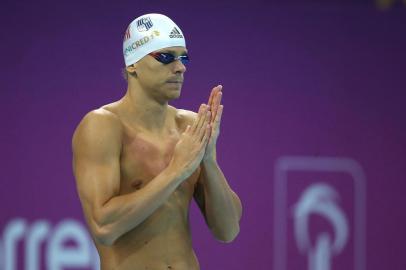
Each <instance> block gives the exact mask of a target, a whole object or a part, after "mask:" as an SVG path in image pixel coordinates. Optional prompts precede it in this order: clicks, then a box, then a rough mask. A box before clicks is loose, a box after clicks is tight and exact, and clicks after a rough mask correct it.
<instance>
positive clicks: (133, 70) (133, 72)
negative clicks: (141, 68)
mask: <svg viewBox="0 0 406 270" xmlns="http://www.w3.org/2000/svg"><path fill="white" fill-rule="evenodd" d="M125 69H126V70H127V72H128V73H129V74H131V75H133V76H137V64H136V63H135V64H132V65H130V66H128V67H126V68H125Z"/></svg>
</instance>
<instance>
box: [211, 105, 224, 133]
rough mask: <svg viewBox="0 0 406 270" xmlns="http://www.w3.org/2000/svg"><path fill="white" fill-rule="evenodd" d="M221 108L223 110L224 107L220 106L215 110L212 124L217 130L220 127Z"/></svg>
mask: <svg viewBox="0 0 406 270" xmlns="http://www.w3.org/2000/svg"><path fill="white" fill-rule="evenodd" d="M223 108H224V105H220V106H219V108H218V110H217V115H216V119H215V120H214V123H213V127H214V128H215V129H217V128H219V126H220V122H221V116H222V115H223Z"/></svg>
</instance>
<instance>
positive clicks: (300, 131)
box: [0, 0, 406, 270]
mask: <svg viewBox="0 0 406 270" xmlns="http://www.w3.org/2000/svg"><path fill="white" fill-rule="evenodd" d="M304 2H306V1H284V2H283V3H282V1H260V0H254V1H223V2H218V1H214V0H208V1H204V2H199V3H193V4H192V3H191V2H190V1H175V2H169V1H120V2H119V1H95V0H94V1H86V2H85V1H83V2H81V3H79V2H73V1H60V2H56V1H32V2H29V1H18V2H14V3H9V2H5V3H4V4H2V7H1V11H0V13H1V16H0V23H1V25H2V27H1V34H2V35H1V36H2V37H3V38H2V41H1V43H0V48H1V49H0V51H1V60H2V65H1V72H0V79H1V80H0V83H1V84H0V89H1V92H0V95H1V101H2V111H1V112H2V113H1V116H0V117H1V123H2V129H1V133H0V139H1V141H0V144H1V149H2V155H1V164H2V171H3V173H2V176H1V181H2V188H1V189H0V213H1V214H0V269H6V270H11V269H67V268H69V269H96V268H97V263H94V262H95V257H94V254H92V250H91V249H90V248H89V238H88V234H87V232H86V230H85V229H84V228H85V227H84V225H83V224H84V223H83V217H82V212H81V208H80V203H79V200H78V196H77V193H76V190H75V183H74V178H73V175H72V170H71V148H70V145H71V136H72V133H73V131H74V128H75V127H76V125H77V124H78V122H79V121H80V119H81V118H82V117H83V116H84V114H85V113H86V112H88V111H90V110H92V109H95V108H97V107H99V106H101V105H103V104H106V103H109V102H111V101H114V100H117V99H119V98H120V97H121V96H122V95H124V93H125V89H126V84H125V82H124V81H123V79H122V78H121V77H120V70H121V68H122V67H123V65H124V64H123V59H122V53H121V51H122V47H121V46H122V43H121V42H122V37H123V33H124V30H125V28H126V26H127V24H128V23H129V22H130V21H131V20H132V19H133V18H135V17H137V16H139V15H141V14H144V13H150V12H157V13H163V14H166V15H168V16H169V17H171V18H172V19H173V20H174V21H175V22H177V24H178V25H179V26H180V27H181V28H182V30H183V32H184V34H185V36H186V39H187V45H188V49H189V51H190V55H191V58H192V62H191V64H190V66H189V67H188V71H187V73H186V81H185V84H184V87H183V90H182V97H181V99H179V100H177V101H176V102H174V105H175V106H178V107H181V108H186V109H191V110H196V108H197V107H198V105H199V104H200V103H201V102H205V101H206V100H207V96H208V94H209V91H210V89H211V87H213V86H215V85H216V84H218V83H221V84H223V86H224V98H223V100H224V105H225V109H224V116H223V123H222V133H221V136H220V139H219V150H218V152H219V154H218V155H219V162H220V165H221V167H222V168H223V170H224V172H225V174H226V176H227V178H228V180H229V182H230V185H231V186H232V188H233V189H234V190H235V191H236V192H237V193H238V194H239V196H240V198H241V200H242V202H243V207H244V212H243V218H242V220H241V232H240V235H239V236H238V238H237V239H236V240H235V241H234V242H233V243H231V244H222V243H219V242H216V241H215V240H214V238H213V237H212V236H211V235H210V232H209V230H208V229H207V227H206V225H205V224H204V220H203V218H202V217H201V215H200V213H199V212H198V210H197V207H196V206H195V204H194V203H193V205H192V210H191V223H192V232H193V244H194V247H195V250H196V253H197V255H198V257H199V260H200V264H201V267H202V269H211V270H216V269H219V270H224V269H233V270H247V269H258V270H259V269H264V270H268V269H275V270H284V269H289V270H294V269H297V270H301V269H309V268H308V264H309V260H311V259H309V258H316V257H317V256H316V255H314V254H319V253H317V252H321V253H320V254H321V257H322V258H324V262H323V261H321V262H320V261H317V260H316V259H315V261H317V262H318V263H321V264H323V263H324V266H320V268H318V269H320V270H322V269H327V268H325V267H326V265H327V264H328V263H331V266H332V269H357V270H366V269H369V270H381V269H390V270H403V269H406V257H405V256H404V253H405V251H404V250H405V249H404V242H405V241H406V229H405V228H406V214H405V210H404V207H405V205H406V197H405V195H404V194H405V190H406V184H405V182H406V125H405V123H406V116H405V115H406V108H405V104H406V94H405V90H406V80H405V70H406V35H405V34H404V29H405V28H404V26H405V25H406V6H405V5H403V4H402V2H401V1H398V2H396V1H394V4H393V6H392V7H389V8H388V9H387V10H381V9H379V8H377V7H376V5H375V4H374V3H373V0H371V1H366V0H365V1H357V2H356V3H352V2H351V1H342V2H340V1H319V2H318V1H309V2H307V3H304ZM388 2H390V1H388ZM312 188H313V189H312ZM306 190H307V191H309V193H306V192H305V191H306ZM329 192H330V193H329ZM306 194H307V195H306ZM309 194H310V195H309ZM334 194H335V195H334ZM306 196H307V197H306ZM309 196H310V197H309ZM335 196H336V197H335ZM303 202H307V203H308V204H302V203H303ZM301 205H302V206H303V205H305V207H304V208H300V207H299V206H301ZM306 205H307V206H306ZM306 207H307V208H306ZM312 207H313V208H312ZM300 209H302V210H303V209H304V210H303V211H310V212H311V211H315V212H317V213H318V214H317V213H316V214H312V215H311V216H308V217H309V218H308V219H307V224H308V232H309V234H310V236H309V237H310V242H307V244H303V245H302V246H301V245H300V241H301V240H300V239H301V238H300V237H303V235H304V234H303V232H302V233H300V232H297V233H295V230H296V229H295V228H296V227H295V226H298V227H297V228H299V229H298V230H299V231H300V230H301V229H303V228H305V227H303V226H302V225H300V222H302V221H303V219H301V218H303V217H305V216H306V215H304V216H303V213H304V212H300V211H299V210H300ZM306 209H307V210H306ZM323 209H324V210H325V209H327V210H326V211H325V212H323V211H324V210H323ZM300 213H302V215H301V214H300ZM323 213H324V214H323ZM340 220H341V223H340ZM332 221H334V222H335V223H334V222H332ZM298 224H299V225H298ZM335 224H341V225H337V227H335ZM300 228H301V229H300ZM340 228H341V229H340ZM343 228H344V229H343ZM305 232H306V230H305ZM340 235H341V236H340ZM323 237H324V238H323ZM339 237H341V239H342V243H341V245H342V246H341V248H340V247H339V244H337V243H334V241H335V239H339ZM323 239H324V240H323ZM337 241H338V240H337ZM303 243H305V242H303ZM316 247H317V248H319V249H316ZM316 250H317V252H316ZM312 254H313V255H312ZM328 254H330V256H331V260H328V259H326V258H328V257H329V255H328ZM311 256H313V257H311ZM315 267H316V266H314V267H313V268H312V269H317V268H315ZM323 267H324V268H323Z"/></svg>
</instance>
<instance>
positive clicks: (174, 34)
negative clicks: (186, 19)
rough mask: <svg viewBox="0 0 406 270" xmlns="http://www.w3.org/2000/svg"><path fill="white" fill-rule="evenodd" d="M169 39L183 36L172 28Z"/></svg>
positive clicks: (176, 29)
mask: <svg viewBox="0 0 406 270" xmlns="http://www.w3.org/2000/svg"><path fill="white" fill-rule="evenodd" d="M169 37H170V38H183V35H182V34H181V33H180V32H179V30H178V28H176V27H174V28H173V30H172V31H171V32H170V33H169Z"/></svg>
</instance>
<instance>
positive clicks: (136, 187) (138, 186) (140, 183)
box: [131, 179, 142, 190]
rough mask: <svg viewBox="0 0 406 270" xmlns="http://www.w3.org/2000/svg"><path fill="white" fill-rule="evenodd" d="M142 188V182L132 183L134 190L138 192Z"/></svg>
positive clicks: (135, 181)
mask: <svg viewBox="0 0 406 270" xmlns="http://www.w3.org/2000/svg"><path fill="white" fill-rule="evenodd" d="M141 186H142V181H141V180H138V179H137V180H134V181H133V182H132V183H131V187H132V188H134V189H136V190H139V189H141Z"/></svg>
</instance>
